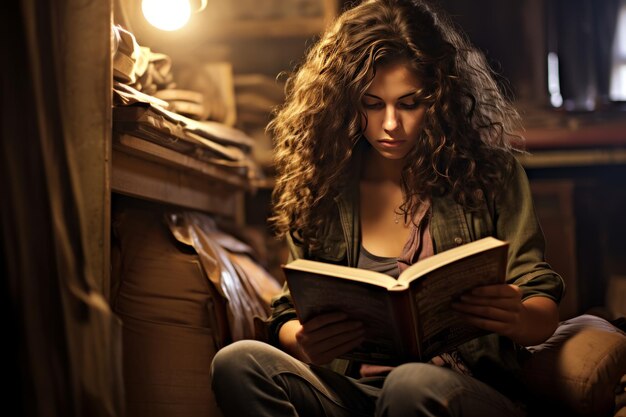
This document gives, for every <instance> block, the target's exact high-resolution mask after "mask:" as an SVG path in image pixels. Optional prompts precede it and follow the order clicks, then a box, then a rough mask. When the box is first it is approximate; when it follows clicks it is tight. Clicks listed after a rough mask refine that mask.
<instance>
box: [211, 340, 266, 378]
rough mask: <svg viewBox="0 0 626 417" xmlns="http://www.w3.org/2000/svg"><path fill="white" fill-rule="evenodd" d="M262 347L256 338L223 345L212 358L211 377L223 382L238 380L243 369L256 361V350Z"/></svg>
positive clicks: (242, 373)
mask: <svg viewBox="0 0 626 417" xmlns="http://www.w3.org/2000/svg"><path fill="white" fill-rule="evenodd" d="M264 348H265V344H264V343H262V342H259V341H256V340H240V341H238V342H235V343H232V344H230V345H227V346H225V347H223V348H222V349H220V350H219V351H218V352H217V353H216V354H215V357H214V358H213V362H212V364H211V379H212V380H213V381H214V382H215V381H216V380H219V381H220V383H223V384H227V383H228V382H230V381H231V380H234V381H235V382H236V381H239V380H240V379H241V377H242V375H245V372H244V371H245V370H249V369H250V367H251V366H253V364H254V363H255V362H256V359H255V356H256V354H257V352H259V351H261V350H263V349H264Z"/></svg>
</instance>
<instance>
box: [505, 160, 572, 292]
mask: <svg viewBox="0 0 626 417" xmlns="http://www.w3.org/2000/svg"><path fill="white" fill-rule="evenodd" d="M494 206H495V207H494V218H495V226H496V227H495V229H496V237H497V238H499V239H501V240H505V241H508V242H509V264H508V270H507V277H508V283H509V284H515V285H518V286H519V287H520V289H521V290H522V298H523V299H527V298H530V297H535V296H543V297H548V298H550V299H552V300H554V301H555V302H557V303H558V302H559V301H560V300H561V298H562V297H563V294H564V291H565V285H564V282H563V279H562V278H561V276H559V275H558V274H557V273H556V272H554V271H553V270H552V269H551V267H550V265H549V264H548V263H546V262H545V259H544V252H545V240H544V236H543V232H542V230H541V226H540V225H539V221H538V220H537V216H536V214H535V209H534V206H533V199H532V194H531V191H530V185H529V183H528V178H527V177H526V173H525V171H524V168H523V167H522V166H521V165H520V164H519V162H517V161H516V160H515V162H514V163H513V167H512V171H511V175H510V176H509V179H508V181H507V183H506V184H505V186H504V188H503V189H502V191H501V192H500V193H499V194H498V195H497V196H496V199H495V201H494Z"/></svg>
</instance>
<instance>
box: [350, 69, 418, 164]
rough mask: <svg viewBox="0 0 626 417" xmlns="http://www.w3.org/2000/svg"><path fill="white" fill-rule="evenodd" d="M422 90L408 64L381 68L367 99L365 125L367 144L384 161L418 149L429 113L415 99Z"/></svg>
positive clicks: (364, 103) (368, 91)
mask: <svg viewBox="0 0 626 417" xmlns="http://www.w3.org/2000/svg"><path fill="white" fill-rule="evenodd" d="M421 88H422V84H421V82H420V80H418V79H417V77H416V76H415V75H414V74H413V73H412V72H411V71H410V70H409V67H408V66H407V64H406V63H405V62H404V61H398V62H392V63H390V64H387V65H384V66H381V67H379V68H377V70H376V76H375V77H374V80H373V82H372V84H371V85H370V87H369V88H368V89H367V91H366V92H365V95H364V97H363V101H362V105H363V109H364V110H365V114H366V116H367V120H365V118H363V120H361V125H362V126H366V127H365V130H364V131H363V134H364V135H365V138H366V139H367V141H368V142H369V143H370V144H371V145H372V147H373V148H374V149H376V151H378V153H380V155H382V156H383V157H384V158H387V159H403V158H404V157H405V156H406V155H407V154H408V153H409V151H410V150H411V149H413V148H414V147H415V146H417V141H418V138H419V136H420V132H421V130H422V125H423V122H424V115H425V113H426V106H425V105H424V104H422V103H421V102H420V101H419V100H418V98H417V96H416V95H415V93H416V92H417V91H418V90H420V89H421Z"/></svg>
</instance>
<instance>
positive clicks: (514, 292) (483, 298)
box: [452, 284, 558, 346]
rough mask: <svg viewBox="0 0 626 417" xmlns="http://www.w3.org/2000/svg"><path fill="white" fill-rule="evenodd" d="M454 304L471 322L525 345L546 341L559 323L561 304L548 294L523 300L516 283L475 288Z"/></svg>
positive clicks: (468, 321)
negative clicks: (558, 306) (559, 306)
mask: <svg viewBox="0 0 626 417" xmlns="http://www.w3.org/2000/svg"><path fill="white" fill-rule="evenodd" d="M452 307H453V308H454V309H455V310H456V311H459V312H461V313H464V315H465V319H466V321H467V323H468V324H471V325H473V326H476V327H478V328H481V329H485V330H487V331H490V332H493V333H497V334H499V335H502V336H506V337H508V338H510V339H512V340H513V341H514V342H516V343H519V344H521V345H524V346H530V345H534V344H538V343H542V342H544V341H545V340H546V339H547V338H548V337H550V336H551V335H552V333H554V330H555V329H556V326H557V324H558V308H557V305H556V303H555V302H554V301H552V300H551V299H549V298H546V297H533V298H529V299H526V300H524V301H523V302H522V291H521V290H520V289H519V287H518V286H516V285H507V284H498V285H485V286H480V287H476V288H474V289H473V290H472V291H470V292H468V293H466V294H463V295H462V296H461V297H460V300H459V301H458V302H455V303H453V304H452Z"/></svg>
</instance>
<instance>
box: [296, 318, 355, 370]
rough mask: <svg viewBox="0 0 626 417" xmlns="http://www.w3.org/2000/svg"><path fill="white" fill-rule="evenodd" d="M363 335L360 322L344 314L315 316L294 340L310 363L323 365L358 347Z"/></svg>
mask: <svg viewBox="0 0 626 417" xmlns="http://www.w3.org/2000/svg"><path fill="white" fill-rule="evenodd" d="M364 335H365V329H364V326H363V324H362V323H361V322H358V321H354V320H347V315H346V314H344V313H329V314H323V315H320V316H317V317H315V318H313V319H311V320H310V321H308V322H307V323H305V324H303V325H302V328H301V330H300V331H299V332H297V333H296V340H297V341H298V344H299V345H300V346H301V348H302V350H303V351H304V352H305V354H306V355H307V356H308V357H309V358H310V360H311V362H312V363H316V364H325V363H328V362H330V361H331V360H333V359H335V358H336V357H338V356H340V355H342V354H344V353H346V352H348V351H350V350H352V349H354V348H356V347H357V346H359V345H360V344H361V343H362V342H363V340H364Z"/></svg>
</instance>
